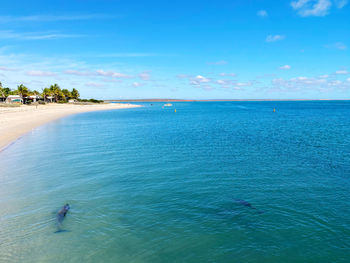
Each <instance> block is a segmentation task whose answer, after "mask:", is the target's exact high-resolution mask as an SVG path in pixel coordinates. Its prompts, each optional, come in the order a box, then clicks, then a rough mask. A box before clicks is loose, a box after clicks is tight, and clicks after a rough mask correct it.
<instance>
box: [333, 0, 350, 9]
mask: <svg viewBox="0 0 350 263" xmlns="http://www.w3.org/2000/svg"><path fill="white" fill-rule="evenodd" d="M334 2H335V5H336V6H337V7H338V8H343V7H344V6H346V5H347V4H348V2H349V1H348V0H334Z"/></svg>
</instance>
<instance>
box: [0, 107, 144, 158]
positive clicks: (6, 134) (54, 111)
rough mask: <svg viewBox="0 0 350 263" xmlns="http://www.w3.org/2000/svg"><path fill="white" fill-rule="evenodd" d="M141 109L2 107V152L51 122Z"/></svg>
mask: <svg viewBox="0 0 350 263" xmlns="http://www.w3.org/2000/svg"><path fill="white" fill-rule="evenodd" d="M133 107H141V106H139V105H133V104H117V103H109V104H94V105H74V104H55V103H53V104H47V105H39V106H37V107H36V106H26V105H22V106H21V107H0V151H1V150H2V149H4V148H5V147H6V146H7V145H8V144H10V143H11V142H12V141H14V140H16V139H17V138H19V137H21V136H22V135H23V134H25V133H27V132H29V131H31V130H32V129H33V128H35V127H38V126H40V125H42V124H44V123H47V122H49V121H53V120H56V119H59V118H62V117H64V116H67V115H71V114H77V113H82V112H88V111H99V110H111V109H124V108H133Z"/></svg>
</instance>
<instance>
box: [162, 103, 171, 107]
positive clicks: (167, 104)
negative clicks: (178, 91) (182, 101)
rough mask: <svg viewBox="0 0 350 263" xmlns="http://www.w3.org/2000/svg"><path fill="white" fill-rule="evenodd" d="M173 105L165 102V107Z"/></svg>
mask: <svg viewBox="0 0 350 263" xmlns="http://www.w3.org/2000/svg"><path fill="white" fill-rule="evenodd" d="M171 106H173V104H171V103H166V104H164V107H171Z"/></svg>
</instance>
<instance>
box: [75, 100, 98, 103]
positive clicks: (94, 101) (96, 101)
mask: <svg viewBox="0 0 350 263" xmlns="http://www.w3.org/2000/svg"><path fill="white" fill-rule="evenodd" d="M78 101H79V102H91V103H103V102H104V101H103V100H95V99H89V100H87V99H78Z"/></svg>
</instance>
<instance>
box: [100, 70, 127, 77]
mask: <svg viewBox="0 0 350 263" xmlns="http://www.w3.org/2000/svg"><path fill="white" fill-rule="evenodd" d="M96 73H97V75H99V76H105V77H113V78H130V76H128V75H126V74H123V73H120V72H113V71H104V70H102V69H99V70H97V71H96Z"/></svg>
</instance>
